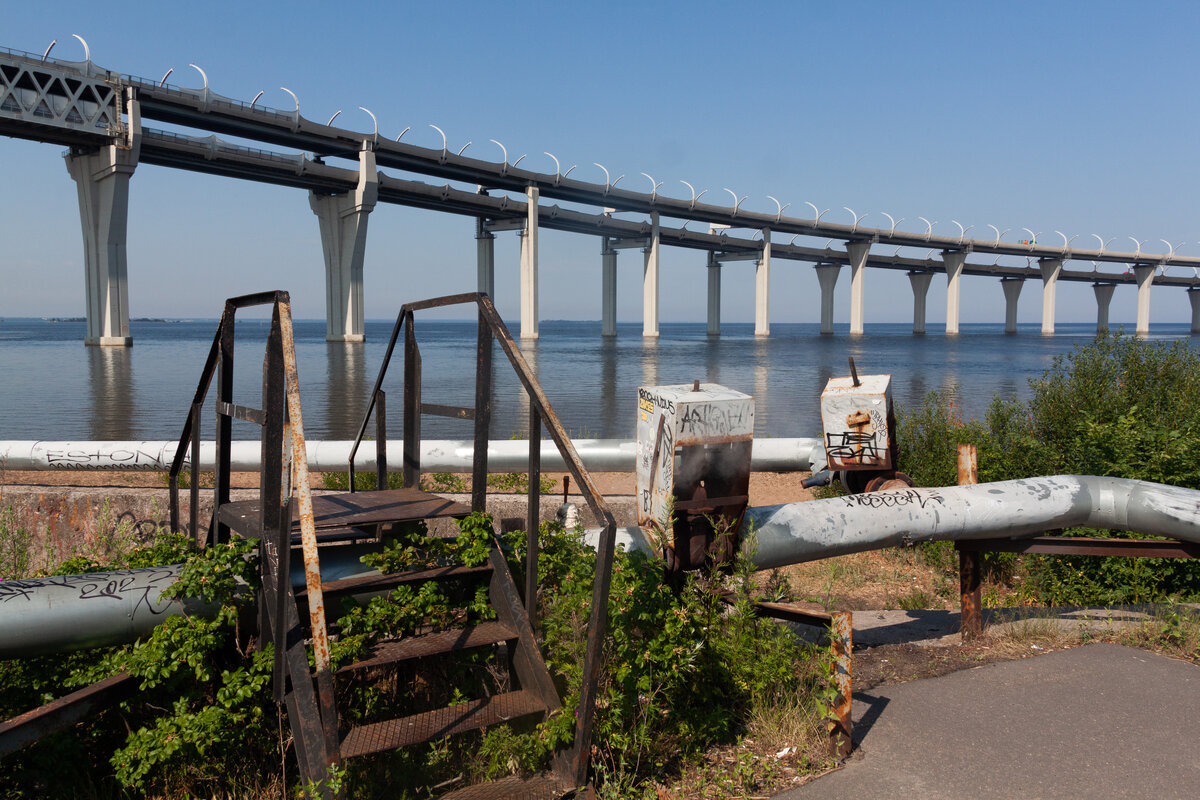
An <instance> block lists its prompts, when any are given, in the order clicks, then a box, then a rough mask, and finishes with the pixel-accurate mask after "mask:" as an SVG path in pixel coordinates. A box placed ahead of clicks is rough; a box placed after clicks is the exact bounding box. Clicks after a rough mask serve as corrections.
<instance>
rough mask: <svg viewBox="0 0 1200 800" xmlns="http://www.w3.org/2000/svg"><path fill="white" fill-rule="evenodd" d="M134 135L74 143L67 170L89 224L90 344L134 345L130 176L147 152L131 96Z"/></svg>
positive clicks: (86, 251)
mask: <svg viewBox="0 0 1200 800" xmlns="http://www.w3.org/2000/svg"><path fill="white" fill-rule="evenodd" d="M126 106H127V108H128V124H129V130H130V137H129V140H128V142H123V143H122V145H125V144H128V146H118V145H116V144H112V145H108V146H106V147H102V148H100V149H99V150H96V151H92V152H85V151H82V150H77V149H75V148H72V149H71V151H70V152H69V153H68V154H67V155H66V164H67V172H69V173H70V175H71V178H72V179H73V180H74V181H75V188H76V191H77V194H78V197H79V221H80V225H81V227H82V229H83V277H84V293H85V295H86V299H87V332H86V333H85V335H84V340H83V341H84V344H89V345H100V346H102V347H128V346H130V345H132V344H133V337H131V336H130V335H129V262H128V255H127V252H126V247H125V245H126V240H127V234H128V222H129V179H130V177H132V175H133V170H134V169H135V168H136V167H137V163H138V156H139V155H140V152H141V139H142V134H141V131H142V126H141V114H140V112H139V108H138V102H137V100H136V99H134V98H133V96H132V90H130V96H129V97H128V98H127V101H126Z"/></svg>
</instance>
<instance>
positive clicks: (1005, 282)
mask: <svg viewBox="0 0 1200 800" xmlns="http://www.w3.org/2000/svg"><path fill="white" fill-rule="evenodd" d="M1024 285H1025V279H1024V278H1001V279H1000V288H1001V289H1002V290H1003V291H1004V332H1005V333H1016V332H1017V298H1019V297H1020V296H1021V287H1022V286H1024Z"/></svg>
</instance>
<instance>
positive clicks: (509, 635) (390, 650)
mask: <svg viewBox="0 0 1200 800" xmlns="http://www.w3.org/2000/svg"><path fill="white" fill-rule="evenodd" d="M516 638H517V633H516V631H514V630H512V629H511V628H509V627H508V626H506V625H503V624H501V623H499V622H484V623H481V624H479V625H471V626H468V627H466V628H456V629H454V630H449V631H437V632H436V633H426V634H422V635H420V636H409V637H406V638H404V639H393V640H389V641H385V642H380V643H379V644H377V645H375V646H374V647H373V648H371V655H370V657H369V658H365V659H363V660H362V661H356V662H354V663H353V664H347V665H346V666H344V667H341V668H339V669H338V671H337V674H338V675H339V676H342V675H347V674H350V673H353V672H357V671H359V670H364V669H370V668H371V667H382V666H385V665H387V664H394V663H396V662H399V661H408V660H411V659H414V658H427V657H429V656H436V655H440V654H442V653H452V652H455V651H458V650H468V649H470V648H472V647H486V646H487V645H492V644H498V643H499V642H505V641H512V640H514V639H516Z"/></svg>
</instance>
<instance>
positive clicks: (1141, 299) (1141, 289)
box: [1133, 264, 1156, 334]
mask: <svg viewBox="0 0 1200 800" xmlns="http://www.w3.org/2000/svg"><path fill="white" fill-rule="evenodd" d="M1155 269H1156V268H1155V267H1154V266H1153V265H1152V264H1134V265H1133V274H1134V277H1136V278H1137V287H1138V301H1137V328H1136V330H1135V332H1136V333H1138V334H1147V333H1149V332H1150V284H1152V283H1154V270H1155Z"/></svg>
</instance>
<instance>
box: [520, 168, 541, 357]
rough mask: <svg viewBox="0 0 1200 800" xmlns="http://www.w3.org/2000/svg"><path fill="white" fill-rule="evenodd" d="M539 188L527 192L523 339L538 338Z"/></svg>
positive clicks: (523, 256)
mask: <svg viewBox="0 0 1200 800" xmlns="http://www.w3.org/2000/svg"><path fill="white" fill-rule="evenodd" d="M540 194H541V193H540V192H539V191H538V187H536V186H530V187H529V188H527V189H526V190H525V202H526V205H527V210H526V212H525V229H524V230H523V231H521V338H522V339H536V338H538V197H539V195H540Z"/></svg>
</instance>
